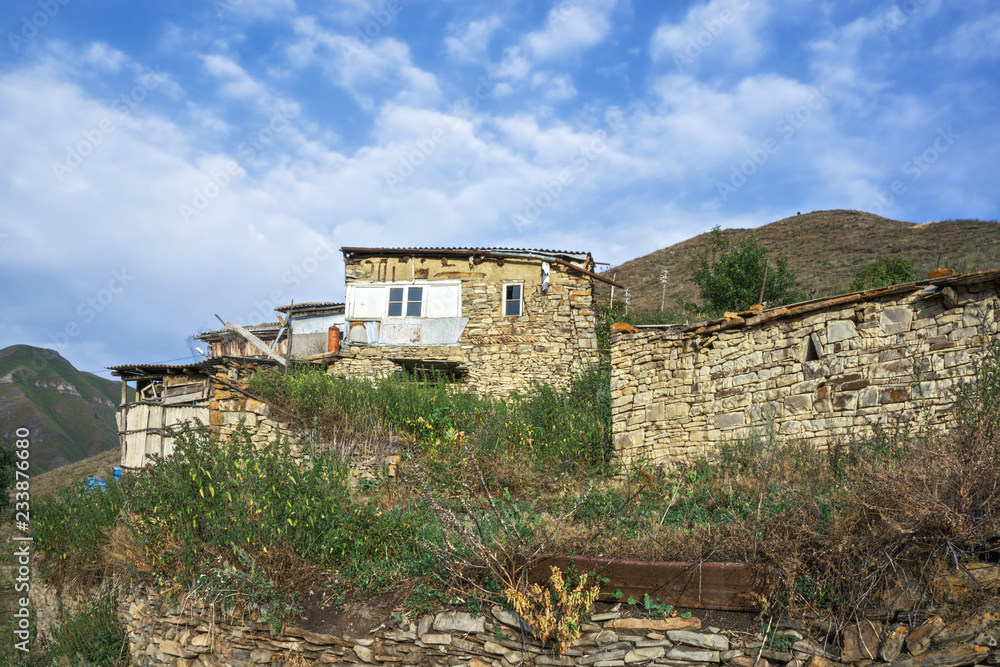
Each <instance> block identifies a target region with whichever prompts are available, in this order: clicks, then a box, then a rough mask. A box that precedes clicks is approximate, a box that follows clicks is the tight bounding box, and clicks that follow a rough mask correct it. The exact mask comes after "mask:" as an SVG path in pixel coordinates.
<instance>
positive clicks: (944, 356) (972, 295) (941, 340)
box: [611, 271, 1000, 463]
mask: <svg viewBox="0 0 1000 667" xmlns="http://www.w3.org/2000/svg"><path fill="white" fill-rule="evenodd" d="M949 273H952V275H947V276H943V277H939V278H935V279H930V280H923V281H919V282H915V283H909V284H905V285H895V286H892V287H887V288H884V289H877V290H868V291H865V292H857V293H854V294H847V295H843V296H837V297H832V298H826V299H816V300H812V301H807V302H804V303H800V304H795V305H791V306H787V307H783V308H772V309H770V310H750V311H746V312H742V313H735V314H729V316H728V317H726V318H723V319H720V320H715V321H713V322H708V323H705V324H700V325H696V326H690V327H688V326H683V325H681V326H650V327H629V326H627V325H626V326H624V327H621V328H620V329H621V330H619V331H617V332H615V333H613V334H612V340H611V364H612V376H611V391H612V415H613V418H612V419H613V421H612V431H613V433H614V436H615V442H616V446H617V449H618V452H619V454H620V455H621V457H622V459H623V460H624V461H626V462H628V461H635V460H644V461H648V462H652V463H659V462H673V461H691V460H693V459H695V458H697V457H700V456H706V457H709V458H712V457H714V455H715V453H716V451H717V447H718V445H719V443H720V442H721V441H723V440H725V439H727V438H736V437H740V436H744V435H746V434H747V433H749V432H750V431H751V430H753V429H757V430H758V431H761V432H762V431H765V430H766V429H767V428H769V427H770V425H771V424H773V427H774V428H775V429H776V430H777V433H778V434H779V435H780V436H782V437H792V438H803V439H805V440H807V441H809V442H810V443H813V444H814V445H815V446H816V447H817V448H819V449H821V450H822V449H826V448H829V447H830V446H831V445H833V444H834V443H836V442H838V441H848V440H850V439H851V438H854V437H859V436H861V435H863V434H865V433H866V432H870V429H871V425H872V423H873V422H875V421H881V422H883V423H884V422H886V421H887V420H891V419H892V418H894V417H896V416H899V417H916V418H918V419H919V420H921V421H922V423H923V424H924V425H925V426H926V427H928V428H940V427H941V426H943V425H945V424H946V423H947V422H948V421H949V420H950V419H951V417H952V404H953V393H952V392H953V389H954V388H955V386H956V385H957V384H958V383H959V382H962V381H963V380H966V379H968V378H969V377H970V376H971V374H972V370H973V369H972V361H973V359H974V358H975V356H976V355H977V354H978V352H979V349H980V345H981V343H982V342H983V339H982V336H984V335H990V336H996V335H997V333H996V332H997V323H998V322H1000V271H986V272H980V273H974V274H969V275H953V272H949Z"/></svg>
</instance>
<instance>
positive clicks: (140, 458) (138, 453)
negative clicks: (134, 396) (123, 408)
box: [122, 405, 150, 468]
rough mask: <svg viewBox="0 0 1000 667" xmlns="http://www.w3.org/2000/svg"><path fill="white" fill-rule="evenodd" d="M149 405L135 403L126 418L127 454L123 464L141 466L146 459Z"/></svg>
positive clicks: (134, 466) (125, 437)
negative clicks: (146, 429)
mask: <svg viewBox="0 0 1000 667" xmlns="http://www.w3.org/2000/svg"><path fill="white" fill-rule="evenodd" d="M149 407H150V406H148V405H134V406H132V409H131V410H129V411H128V415H127V418H126V420H125V427H124V429H123V430H125V431H126V433H125V435H124V440H125V456H124V459H123V461H122V463H123V465H126V466H128V467H130V468H141V467H142V466H143V464H144V463H145V460H146V456H145V454H146V452H145V448H146V432H145V428H146V423H147V421H148V418H149V414H148V413H149Z"/></svg>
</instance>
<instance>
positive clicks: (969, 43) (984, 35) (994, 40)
mask: <svg viewBox="0 0 1000 667" xmlns="http://www.w3.org/2000/svg"><path fill="white" fill-rule="evenodd" d="M935 52H936V53H940V54H943V55H947V56H951V57H952V58H957V59H959V60H969V61H976V60H996V59H998V58H1000V12H993V13H992V14H989V15H987V16H985V17H983V18H981V19H978V20H974V21H966V22H965V23H962V24H961V25H959V26H958V27H957V28H955V30H954V31H953V32H952V33H951V34H950V35H949V36H948V38H947V40H946V41H945V42H944V43H943V44H941V45H940V46H938V48H937V49H935Z"/></svg>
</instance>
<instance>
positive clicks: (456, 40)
mask: <svg viewBox="0 0 1000 667" xmlns="http://www.w3.org/2000/svg"><path fill="white" fill-rule="evenodd" d="M501 25H503V21H502V20H501V19H500V17H499V16H498V15H496V14H494V15H492V16H488V17H487V18H484V19H480V20H478V21H470V22H469V23H467V24H466V25H465V26H463V27H462V29H460V30H455V31H454V33H453V34H452V35H449V36H448V37H445V40H444V45H445V48H446V49H447V51H448V54H449V55H450V56H451V57H452V58H454V59H456V60H461V61H465V62H479V61H480V60H482V59H483V58H484V57H485V55H486V51H487V49H488V48H489V45H490V39H491V38H492V37H493V33H494V32H496V30H497V29H498V28H499V27H500V26H501Z"/></svg>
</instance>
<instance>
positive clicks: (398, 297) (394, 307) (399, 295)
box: [389, 287, 403, 317]
mask: <svg viewBox="0 0 1000 667" xmlns="http://www.w3.org/2000/svg"><path fill="white" fill-rule="evenodd" d="M402 316H403V288H402V287H390V288H389V317H402Z"/></svg>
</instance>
